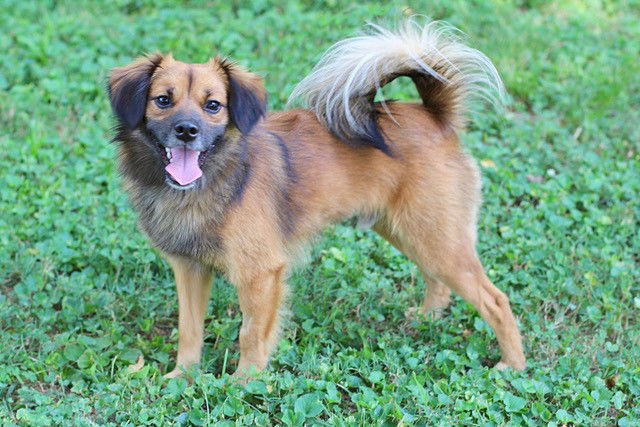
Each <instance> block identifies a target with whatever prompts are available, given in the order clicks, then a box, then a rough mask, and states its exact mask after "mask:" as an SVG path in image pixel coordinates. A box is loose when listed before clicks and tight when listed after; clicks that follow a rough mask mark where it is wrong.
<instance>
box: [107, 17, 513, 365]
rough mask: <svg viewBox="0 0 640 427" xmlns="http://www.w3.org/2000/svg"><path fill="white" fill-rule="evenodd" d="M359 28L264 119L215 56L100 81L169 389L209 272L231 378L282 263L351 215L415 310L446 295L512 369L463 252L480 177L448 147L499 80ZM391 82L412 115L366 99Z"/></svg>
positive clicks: (473, 261) (265, 338)
mask: <svg viewBox="0 0 640 427" xmlns="http://www.w3.org/2000/svg"><path fill="white" fill-rule="evenodd" d="M372 27H373V30H372V31H371V32H369V33H368V34H367V35H363V36H361V37H355V38H351V39H347V40H344V41H342V42H340V43H338V44H336V45H335V46H334V47H333V48H332V49H330V50H329V52H327V54H325V56H324V57H323V59H322V60H321V62H320V64H318V66H317V67H316V69H315V70H314V71H313V72H312V73H311V75H309V76H308V77H307V78H305V79H304V80H303V81H302V82H301V83H300V85H299V86H298V87H297V88H296V91H295V93H294V95H295V96H303V97H305V98H306V100H307V102H308V104H309V107H310V110H294V111H287V112H280V113H271V114H268V115H266V116H265V104H266V103H265V99H266V93H265V89H264V86H263V84H262V79H261V78H260V77H259V76H257V75H256V74H253V73H250V72H248V71H246V70H245V69H243V68H241V67H239V66H238V65H235V64H234V63H231V62H229V61H227V60H226V59H221V58H219V57H216V58H213V59H211V60H210V61H209V62H207V63H205V64H185V63H182V62H179V61H176V60H174V59H173V58H172V57H171V55H161V54H152V55H149V56H147V57H145V58H141V59H138V60H137V61H135V62H134V63H133V64H131V65H129V66H126V67H123V68H117V69H115V70H113V71H112V72H111V74H110V77H109V95H110V98H111V104H112V106H113V109H114V112H115V115H116V117H117V118H118V122H119V127H118V134H117V136H116V138H115V139H116V140H117V141H118V142H119V143H120V144H119V165H120V170H121V172H122V175H123V177H124V185H125V187H126V189H127V190H128V192H129V194H130V197H131V200H132V202H133V204H134V206H135V207H136V209H137V210H138V212H139V215H140V222H141V225H142V228H143V229H144V231H145V232H146V233H147V234H148V236H149V238H150V239H151V241H152V242H153V244H154V245H155V246H156V247H157V248H158V249H160V250H161V251H162V252H163V253H164V254H165V255H166V258H167V260H168V261H169V263H170V264H171V266H172V267H173V270H174V273H175V277H176V283H177V290H178V301H179V342H178V360H177V365H176V368H175V369H174V370H173V371H172V372H170V373H169V374H167V376H168V377H173V376H176V375H179V374H180V373H181V372H182V370H181V368H187V367H188V366H189V365H192V364H194V363H198V362H199V360H200V354H201V349H202V343H203V322H204V316H205V312H206V308H207V302H208V299H209V293H210V286H211V280H212V274H213V271H214V270H217V271H220V272H223V273H224V274H226V275H227V277H228V279H229V280H230V281H231V282H232V283H233V284H234V285H235V286H236V287H237V289H238V296H239V300H240V308H241V310H242V315H243V321H242V328H241V330H240V352H241V354H240V362H239V366H238V370H237V371H236V373H237V374H240V375H244V374H245V373H246V372H247V371H248V369H249V368H250V367H252V366H253V367H255V368H257V369H259V370H260V369H264V368H265V367H266V365H267V360H268V358H269V354H270V352H271V350H272V348H273V346H274V344H275V342H276V340H277V336H278V330H279V315H278V313H279V310H280V308H281V304H282V302H283V300H284V298H285V294H286V287H285V284H284V280H285V277H286V275H287V269H288V267H289V266H290V265H291V263H292V260H293V259H294V258H295V257H296V254H297V253H299V252H300V249H301V247H303V246H304V244H305V243H306V242H308V241H309V240H310V238H311V237H312V236H314V235H316V234H317V233H318V232H319V231H320V230H321V229H322V228H323V227H324V226H326V225H327V224H330V223H334V222H336V221H340V220H342V219H344V218H348V217H351V216H354V215H359V216H360V218H361V221H363V222H368V223H370V225H372V226H373V229H374V230H375V231H377V232H378V233H379V234H380V235H381V236H383V237H384V238H385V239H387V240H388V241H389V242H391V243H392V244H393V245H395V246H396V247H397V248H399V249H400V250H402V251H403V252H404V253H405V254H406V255H407V256H408V257H409V258H410V259H412V260H413V261H414V262H415V263H416V264H417V265H418V267H419V268H420V270H421V272H422V273H423V275H424V277H425V280H426V281H427V284H428V292H427V294H426V296H425V298H424V302H423V304H422V307H421V308H420V311H422V312H424V313H426V312H428V311H431V310H434V309H439V308H443V307H446V306H447V304H448V303H449V294H450V290H451V289H453V290H454V291H456V292H458V294H460V295H461V296H462V297H463V298H465V299H466V300H467V301H469V302H470V303H471V304H473V306H474V307H476V308H477V310H478V311H479V312H480V314H481V315H482V317H483V318H484V319H485V320H486V321H487V322H488V323H489V324H490V325H491V327H492V328H493V329H494V330H495V332H496V335H497V338H498V343H499V345H500V348H501V350H502V360H501V362H500V363H499V364H498V367H500V368H503V367H507V366H510V367H513V368H515V369H523V368H524V367H525V358H524V354H523V351H522V344H521V340H520V334H519V332H518V328H517V326H516V321H515V319H514V316H513V314H512V312H511V308H510V306H509V300H508V298H507V296H506V295H505V294H504V293H502V292H501V291H500V290H498V289H497V288H496V287H495V286H494V285H493V283H491V281H490V280H489V279H488V278H487V276H486V275H485V273H484V271H483V268H482V265H481V264H480V261H479V259H478V255H477V253H476V250H475V242H476V230H475V227H476V215H477V212H478V208H479V206H480V174H479V172H478V168H477V166H476V165H475V162H474V161H473V160H472V159H471V158H470V156H469V155H467V154H466V153H465V152H464V150H463V149H462V148H461V147H460V144H459V141H458V137H457V135H456V133H457V132H458V131H459V130H461V128H462V127H463V125H464V120H463V113H464V111H463V110H464V104H465V100H466V99H467V98H468V96H473V95H477V94H488V93H491V90H492V89H497V90H498V91H499V90H500V88H501V83H500V79H499V77H498V76H497V73H496V71H495V68H494V67H493V65H492V64H491V62H490V61H489V60H488V59H487V58H486V57H485V56H484V55H483V54H482V53H480V52H478V51H477V50H474V49H471V48H469V47H467V46H465V45H464V44H462V43H460V42H459V41H457V40H456V39H455V38H454V37H453V36H451V34H450V32H448V31H447V30H446V28H444V27H442V26H441V25H439V24H434V23H431V24H428V25H425V26H419V25H416V24H415V23H414V22H412V21H408V22H406V23H405V25H404V26H402V27H401V28H399V29H398V30H394V31H389V30H386V29H384V28H381V27H378V26H375V25H374V26H372ZM398 76H409V77H410V78H411V79H412V80H413V82H414V83H415V85H416V87H417V89H418V92H419V94H420V97H421V98H422V103H421V104H410V103H391V102H389V103H384V102H382V103H376V102H374V96H375V95H376V92H377V90H378V89H379V88H380V87H381V86H383V85H385V84H386V83H388V82H390V81H391V80H393V79H395V78H396V77H398Z"/></svg>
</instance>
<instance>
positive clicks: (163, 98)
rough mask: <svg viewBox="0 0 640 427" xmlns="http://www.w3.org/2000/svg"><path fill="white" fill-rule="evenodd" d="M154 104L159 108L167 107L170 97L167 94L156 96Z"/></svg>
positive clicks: (169, 105)
mask: <svg viewBox="0 0 640 427" xmlns="http://www.w3.org/2000/svg"><path fill="white" fill-rule="evenodd" d="M155 101H156V105H157V106H158V107H159V108H169V107H171V98H170V97H169V96H167V95H160V96H156V99H155Z"/></svg>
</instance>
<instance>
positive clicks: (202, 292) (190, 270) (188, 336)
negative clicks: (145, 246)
mask: <svg viewBox="0 0 640 427" xmlns="http://www.w3.org/2000/svg"><path fill="white" fill-rule="evenodd" d="M167 260H168V261H169V263H170V264H171V267H172V268H173V272H174V275H175V279H176V289H177V292H178V360H177V362H176V367H175V369H174V370H173V371H171V372H169V373H168V374H166V375H165V376H164V377H165V378H175V377H177V376H180V375H181V374H182V372H183V371H182V369H187V368H188V367H189V366H191V365H193V364H195V363H199V362H200V356H201V353H202V344H203V334H204V317H205V314H206V312H207V305H208V302H209V296H210V293H211V279H212V276H213V273H212V271H211V269H209V268H208V267H204V266H201V265H198V264H195V263H193V262H190V261H187V260H185V259H182V258H178V257H167Z"/></svg>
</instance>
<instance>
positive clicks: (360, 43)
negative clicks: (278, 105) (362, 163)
mask: <svg viewBox="0 0 640 427" xmlns="http://www.w3.org/2000/svg"><path fill="white" fill-rule="evenodd" d="M400 76H408V77H410V78H411V79H412V80H413V82H414V84H415V85H416V87H417V89H418V92H419V94H420V97H421V98H422V102H423V104H424V107H425V108H426V109H427V110H428V111H429V112H431V114H432V115H433V117H434V118H435V119H436V121H437V122H438V123H440V124H441V125H443V126H448V127H451V128H453V129H459V128H462V127H463V126H464V122H465V120H464V116H465V110H466V109H467V101H468V100H469V99H470V98H472V97H480V98H485V99H487V100H489V101H490V102H492V103H496V101H498V100H501V98H502V94H503V87H502V81H501V80H500V76H499V75H498V72H497V71H496V69H495V67H494V66H493V64H492V63H491V61H490V60H489V59H488V58H487V57H486V56H485V55H484V54H483V53H482V52H480V51H478V50H476V49H473V48H470V47H469V46H466V45H465V44H463V43H462V42H461V41H460V39H459V37H458V36H457V31H456V30H455V29H454V28H452V27H450V26H448V25H446V24H443V23H440V22H436V21H432V22H428V23H427V24H425V25H421V24H419V23H418V22H417V21H416V20H414V19H408V20H406V21H405V22H403V23H402V24H401V25H399V26H398V27H397V29H394V30H390V29H386V28H384V27H381V26H379V25H376V24H369V25H368V31H367V33H366V34H364V35H361V36H358V37H352V38H348V39H345V40H342V41H340V42H338V43H336V44H335V45H333V46H332V47H331V48H330V49H329V50H328V51H327V52H326V53H325V54H324V55H323V57H322V58H321V59H320V62H319V63H318V64H317V65H316V66H315V68H314V69H313V71H312V72H311V74H309V75H308V76H307V77H305V78H304V79H303V80H302V81H301V82H300V83H299V84H298V86H297V87H296V88H295V89H294V91H293V93H292V94H291V98H290V99H293V98H297V97H301V98H303V99H304V100H306V102H307V105H308V107H309V108H310V109H311V110H313V111H314V112H315V114H316V115H317V116H318V119H320V121H321V122H322V123H323V124H324V125H325V126H326V127H327V128H328V129H329V130H331V131H332V132H333V133H334V134H335V135H336V136H338V137H339V138H341V139H343V140H344V141H346V142H350V143H353V144H368V145H372V146H374V147H376V148H379V149H381V150H383V151H385V152H387V153H389V148H388V146H387V144H386V143H385V141H384V137H383V135H382V134H381V132H380V129H379V128H378V124H377V116H378V115H379V114H380V113H381V112H383V111H385V110H386V111H387V112H388V110H387V106H386V104H385V103H384V102H382V103H381V104H378V105H376V104H374V97H375V95H376V93H377V92H378V90H379V89H380V88H381V87H382V86H384V85H385V84H387V83H389V82H391V81H392V80H394V79H396V78H397V77H400Z"/></svg>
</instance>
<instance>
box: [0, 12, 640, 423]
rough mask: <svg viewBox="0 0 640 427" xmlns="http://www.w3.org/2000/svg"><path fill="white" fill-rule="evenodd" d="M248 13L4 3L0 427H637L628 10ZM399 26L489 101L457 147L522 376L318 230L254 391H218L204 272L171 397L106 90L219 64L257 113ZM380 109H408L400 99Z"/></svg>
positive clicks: (373, 264) (362, 251) (216, 326)
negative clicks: (494, 102) (331, 59)
mask: <svg viewBox="0 0 640 427" xmlns="http://www.w3.org/2000/svg"><path fill="white" fill-rule="evenodd" d="M241 3H244V4H245V5H241ZM246 3H247V2H237V1H231V2H222V1H221V2H214V1H208V2H197V1H189V2H184V3H183V4H182V5H176V4H175V3H174V2H171V1H168V0H165V1H159V2H158V1H151V0H114V1H111V2H97V1H96V2H91V1H87V0H80V1H72V0H59V1H54V0H49V1H21V0H4V1H3V7H2V8H0V51H1V52H2V54H1V57H2V64H3V65H2V67H1V68H0V125H1V127H2V132H0V150H1V152H2V156H1V157H0V169H1V171H2V172H0V212H2V214H1V215H0V343H2V347H1V348H0V423H2V424H14V423H15V424H23V425H26V424H78V425H89V424H108V423H110V424H121V423H130V424H165V423H176V424H183V423H186V424H196V425H197V424H202V423H213V422H217V423H226V424H228V425H231V424H234V423H235V424H249V423H255V424H259V425H262V424H280V423H282V424H294V425H300V424H303V423H320V424H322V423H324V424H331V425H333V424H343V425H344V424H361V425H364V424H398V423H403V424H414V423H415V424H444V425H446V424H451V423H460V424H483V425H496V424H501V425H502V424H514V425H519V424H526V425H540V424H547V425H572V424H573V425H578V424H590V425H615V424H616V423H617V424H619V425H621V426H626V425H638V424H639V423H640V326H639V325H638V319H639V318H640V274H639V270H640V255H639V254H640V232H639V230H640V227H639V226H640V201H639V197H638V195H639V194H640V153H639V150H640V147H639V142H640V132H639V130H638V129H639V127H638V123H640V105H639V100H640V79H638V75H640V61H638V57H639V55H640V44H639V42H638V40H640V3H638V1H637V0H630V1H613V0H610V1H609V0H600V1H596V0H592V1H582V2H580V1H571V0H562V1H558V2H552V1H545V0H530V1H525V0H520V1H516V0H509V1H487V2H480V1H474V2H466V1H462V0H455V1H445V0H434V1H429V2H426V1H410V0H409V1H407V2H406V5H402V6H400V5H382V4H381V3H380V2H375V1H368V2H365V1H360V2H353V3H351V2H349V3H347V2H338V1H336V0H325V1H319V2H313V5H311V4H312V2H307V1H302V0H287V1H285V2H281V1H277V2H276V1H271V0H260V1H253V2H250V3H251V5H250V6H246ZM406 8H410V9H411V10H412V11H414V12H416V13H423V14H427V15H431V16H432V17H434V18H437V19H445V20H447V21H449V22H450V23H452V24H453V25H455V26H457V27H459V28H461V29H462V30H463V31H465V32H466V33H467V34H469V35H470V43H471V44H472V45H473V46H475V47H478V48H480V49H482V50H483V51H484V52H486V53H487V54H488V55H489V57H491V58H492V59H493V60H494V61H495V63H496V66H497V68H498V69H499V70H500V71H501V73H502V76H503V78H504V80H505V83H506V86H507V90H508V91H509V93H510V99H509V102H508V105H507V109H506V111H505V112H504V113H495V112H492V111H488V110H482V111H480V112H479V113H478V114H477V115H476V116H475V117H474V120H473V122H472V123H471V125H470V128H469V131H468V132H467V134H466V135H465V136H464V141H465V145H466V147H467V148H468V150H469V151H470V152H472V153H473V155H474V156H475V157H476V158H478V159H479V161H480V162H481V165H482V170H483V175H484V198H485V203H484V207H483V210H482V213H481V218H480V223H479V243H478V247H479V251H480V253H481V256H482V259H483V262H484V264H485V265H486V266H487V269H488V274H489V275H490V277H491V278H492V279H493V280H494V281H495V282H496V284H497V285H498V287H500V288H501V289H503V290H505V291H506V292H507V293H508V295H509V296H510V298H511V302H512V306H513V310H514V312H515V313H516V316H517V317H518V321H519V323H520V326H521V330H522V332H523V335H524V341H525V347H526V352H527V355H528V358H529V359H528V362H529V368H528V370H527V371H526V372H524V373H514V372H510V371H507V372H496V371H494V370H492V369H490V366H491V365H492V364H493V363H494V362H495V361H496V360H497V359H498V357H499V355H498V349H497V345H496V342H495V337H494V335H493V333H492V332H491V331H490V330H489V328H488V326H487V324H486V323H485V322H484V321H482V320H481V319H480V318H479V317H478V315H477V313H476V312H475V311H474V310H473V309H472V307H471V306H470V305H469V304H467V303H465V302H463V301H461V300H460V299H458V298H456V299H455V300H454V303H453V304H452V306H451V308H450V309H449V310H448V311H447V313H446V315H445V316H444V317H443V318H442V319H440V320H434V321H429V320H424V319H419V320H415V319H407V318H406V317H405V315H404V313H405V310H406V309H407V308H409V307H411V306H415V305H417V304H418V303H419V301H420V300H421V296H422V294H423V290H424V284H423V283H422V282H421V280H420V279H419V278H418V274H417V270H416V268H415V267H414V266H413V265H412V264H411V263H409V262H408V261H407V260H406V259H405V258H404V257H403V256H402V255H401V254H400V253H398V252H397V251H396V250H394V249H393V248H391V247H390V246H389V245H387V244H386V243H385V242H383V241H382V240H381V239H379V238H378V237H376V236H375V235H374V234H373V233H371V232H369V231H359V230H355V229H353V228H352V227H350V226H349V225H348V224H341V225H336V226H335V227H333V228H331V229H328V230H327V231H326V233H324V235H323V236H322V238H321V239H319V241H318V242H317V244H316V245H314V247H313V249H312V251H311V256H310V263H309V264H308V265H307V266H306V267H303V268H301V269H300V270H298V271H296V272H295V273H294V274H293V277H292V278H291V280H290V284H291V289H292V297H291V302H290V311H291V317H290V320H289V321H288V323H287V327H286V329H285V332H284V334H283V338H282V341H281V342H280V345H279V347H278V349H277V351H276V352H275V354H274V357H273V360H272V362H271V365H270V368H269V370H268V371H267V372H265V373H264V374H262V375H261V376H260V377H259V380H258V381H255V382H252V383H250V384H249V385H248V386H247V387H246V388H242V387H239V386H236V385H233V384H230V383H229V382H228V381H227V373H230V372H232V370H233V369H234V367H235V363H236V361H237V359H238V346H237V335H238V327H239V324H240V314H239V311H238V306H237V302H236V295H235V291H234V289H233V287H232V286H230V285H229V284H228V283H227V282H226V281H225V280H224V279H223V278H217V279H216V281H215V284H214V290H213V298H212V302H211V304H210V313H209V315H208V319H207V326H206V348H205V352H204V358H203V364H202V366H201V367H200V369H196V370H194V371H193V372H192V375H193V377H194V381H193V382H192V383H189V382H187V381H185V380H184V379H177V380H172V381H165V380H163V379H162V378H161V375H162V374H163V373H165V372H167V371H168V370H169V369H170V368H172V363H173V362H172V361H173V358H174V354H175V353H174V352H175V348H176V343H177V331H176V326H177V320H176V319H177V317H176V316H177V302H176V297H175V292H174V288H173V286H174V285H173V280H172V277H171V274H170V272H169V269H168V266H167V265H166V263H165V262H164V261H163V260H162V259H161V258H160V256H159V255H158V253H157V252H155V251H154V250H152V249H151V248H150V246H149V244H148V242H147V241H146V240H145V238H144V237H143V236H142V234H141V233H140V232H139V231H138V230H137V228H136V217H135V214H134V212H133V211H132V209H131V207H130V205H129V204H128V202H127V199H126V196H125V194H124V193H123V191H122V190H121V189H120V187H119V179H118V176H117V173H116V171H115V168H114V146H113V145H112V144H109V142H108V141H109V138H110V136H111V135H112V134H111V130H110V129H111V126H112V125H113V121H112V118H111V113H110V109H109V105H108V100H107V98H106V96H105V92H104V83H105V78H106V73H107V71H108V70H109V69H110V68H112V67H114V66H118V65H123V64H125V63H128V62H129V61H130V60H131V59H132V58H133V57H135V56H136V55H138V54H140V53H142V52H146V51H152V50H156V49H158V50H162V51H173V52H174V54H175V55H176V57H178V58H181V59H183V60H187V61H203V60H205V59H207V58H208V57H209V56H212V55H215V54H217V53H223V54H228V55H230V56H232V57H233V58H236V59H238V60H239V61H240V62H241V63H242V64H244V65H247V66H249V67H250V68H252V69H253V70H257V71H260V72H262V73H264V75H265V77H266V82H267V88H268V90H269V93H270V101H269V105H270V108H271V109H272V110H277V109H281V108H283V105H284V103H285V101H286V99H287V96H288V94H289V93H290V91H291V89H292V87H293V85H294V84H295V83H297V82H298V81H299V80H300V78H301V77H302V76H303V75H304V74H305V73H307V72H308V71H309V70H310V68H311V66H312V65H313V64H314V62H315V61H316V60H317V59H318V58H319V55H320V54H321V52H322V51H323V50H324V49H325V48H327V47H328V46H329V45H330V44H331V43H333V42H335V41H337V40H338V39H340V38H341V37H344V36H346V35H349V34H352V33H353V31H354V30H356V29H357V28H359V27H360V26H361V25H362V24H363V23H364V22H365V21H367V20H371V19H375V18H378V17H388V16H400V15H402V14H403V13H411V12H410V11H409V10H407V9H406ZM387 92H389V94H390V95H391V96H393V97H395V98H400V99H416V94H415V91H414V90H413V89H412V88H411V87H410V85H408V84H407V83H406V82H400V83H398V84H394V85H393V86H392V87H391V88H390V89H389V90H387ZM140 354H143V355H144V357H145V359H146V361H147V364H146V366H145V367H144V368H143V369H142V370H141V371H140V372H138V373H136V374H128V373H127V371H126V369H125V368H126V366H127V365H128V364H130V363H132V362H134V361H135V360H136V358H137V357H138V355H140Z"/></svg>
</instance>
